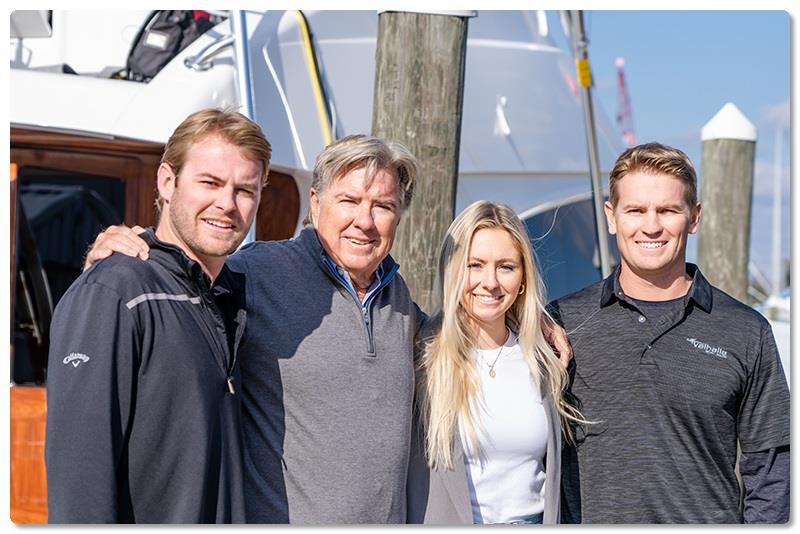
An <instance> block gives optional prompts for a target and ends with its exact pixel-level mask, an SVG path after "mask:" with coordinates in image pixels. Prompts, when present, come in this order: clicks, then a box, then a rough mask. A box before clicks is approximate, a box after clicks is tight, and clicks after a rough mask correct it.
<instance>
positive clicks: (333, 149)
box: [304, 134, 419, 224]
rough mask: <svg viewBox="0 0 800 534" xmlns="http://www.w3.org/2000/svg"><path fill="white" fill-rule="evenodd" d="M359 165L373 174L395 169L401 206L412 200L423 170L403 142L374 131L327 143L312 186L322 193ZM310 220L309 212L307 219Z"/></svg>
mask: <svg viewBox="0 0 800 534" xmlns="http://www.w3.org/2000/svg"><path fill="white" fill-rule="evenodd" d="M359 168H366V169H367V174H368V175H369V176H373V175H374V174H375V173H376V172H378V171H379V170H382V169H385V170H389V171H392V172H393V173H394V174H395V175H396V176H397V179H398V185H399V188H400V210H401V211H405V209H406V208H407V207H408V206H409V204H411V198H412V197H413V196H414V184H415V183H416V180H417V172H418V170H419V164H418V163H417V158H415V157H414V155H413V154H411V152H410V151H409V150H408V149H407V148H406V147H405V146H403V145H402V144H400V143H398V142H395V141H387V140H384V139H380V138H378V137H373V136H371V135H363V134H358V135H348V136H347V137H343V138H341V139H339V140H337V141H334V142H333V143H331V144H330V145H328V146H327V147H325V150H323V151H322V152H320V154H319V156H317V160H316V162H315V164H314V173H313V176H312V180H311V187H312V188H313V189H314V190H315V191H316V192H317V194H318V195H320V196H322V195H323V194H324V193H325V191H326V190H327V189H328V186H330V184H331V182H332V181H333V180H335V179H338V178H341V177H342V176H344V175H345V174H347V173H348V172H350V171H352V170H353V169H359ZM310 222H311V216H310V214H309V215H307V216H306V218H305V221H304V223H305V224H308V223H310Z"/></svg>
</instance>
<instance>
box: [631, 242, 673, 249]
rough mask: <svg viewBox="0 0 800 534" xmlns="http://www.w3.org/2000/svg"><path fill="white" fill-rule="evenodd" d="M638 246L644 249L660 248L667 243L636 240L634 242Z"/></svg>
mask: <svg viewBox="0 0 800 534" xmlns="http://www.w3.org/2000/svg"><path fill="white" fill-rule="evenodd" d="M636 244H637V245H639V247H641V248H643V249H646V250H655V249H657V248H661V247H663V246H664V245H666V244H667V242H666V241H637V242H636Z"/></svg>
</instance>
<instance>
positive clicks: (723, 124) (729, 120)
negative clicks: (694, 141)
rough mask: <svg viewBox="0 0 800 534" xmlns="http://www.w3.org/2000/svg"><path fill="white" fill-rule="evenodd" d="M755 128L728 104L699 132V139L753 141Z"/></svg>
mask: <svg viewBox="0 0 800 534" xmlns="http://www.w3.org/2000/svg"><path fill="white" fill-rule="evenodd" d="M756 137H757V132H756V127H755V126H753V123H752V122H750V120H749V119H748V118H747V117H745V116H744V113H742V112H741V111H739V108H737V107H736V105H735V104H733V103H731V102H728V103H727V104H725V105H724V106H722V109H720V110H719V111H718V112H717V114H716V115H714V116H713V117H712V118H711V120H710V121H708V122H707V123H706V125H705V126H703V129H702V130H700V139H701V140H703V141H709V140H711V139H739V140H741V141H755V140H756Z"/></svg>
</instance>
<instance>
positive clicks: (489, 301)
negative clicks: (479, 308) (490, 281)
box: [472, 293, 503, 304]
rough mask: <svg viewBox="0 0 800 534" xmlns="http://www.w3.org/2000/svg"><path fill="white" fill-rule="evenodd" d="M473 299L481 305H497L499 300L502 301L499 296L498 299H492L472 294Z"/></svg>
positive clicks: (487, 296) (489, 296)
mask: <svg viewBox="0 0 800 534" xmlns="http://www.w3.org/2000/svg"><path fill="white" fill-rule="evenodd" d="M472 296H473V298H474V299H475V300H477V301H478V302H480V303H482V304H497V303H498V302H500V301H501V300H503V296H502V295H500V296H499V297H493V296H491V295H476V294H474V293H473V294H472Z"/></svg>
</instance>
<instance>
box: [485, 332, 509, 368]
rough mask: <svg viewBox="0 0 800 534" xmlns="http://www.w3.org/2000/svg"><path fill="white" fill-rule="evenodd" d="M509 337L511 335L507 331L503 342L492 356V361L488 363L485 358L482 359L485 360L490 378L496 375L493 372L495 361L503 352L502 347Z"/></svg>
mask: <svg viewBox="0 0 800 534" xmlns="http://www.w3.org/2000/svg"><path fill="white" fill-rule="evenodd" d="M509 337H511V332H510V331H509V332H508V337H506V340H505V341H504V342H503V344H502V345H500V348H499V349H497V356H495V357H494V361H493V362H492V363H489V362H488V361H487V360H484V361H485V362H486V365H488V366H489V377H491V378H494V377H495V376H497V372H495V370H494V366H495V364H496V363H497V360H499V359H500V355H501V354H503V349H504V348H506V343H507V342H508V338H509Z"/></svg>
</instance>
